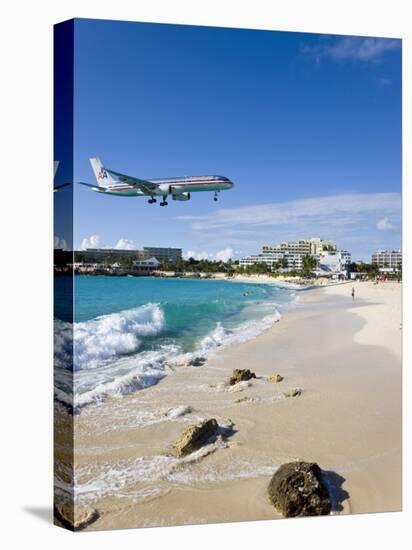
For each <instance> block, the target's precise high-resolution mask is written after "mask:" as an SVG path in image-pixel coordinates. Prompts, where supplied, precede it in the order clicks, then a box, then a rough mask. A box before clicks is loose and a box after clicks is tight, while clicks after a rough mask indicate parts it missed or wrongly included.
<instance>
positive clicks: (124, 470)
mask: <svg viewBox="0 0 412 550" xmlns="http://www.w3.org/2000/svg"><path fill="white" fill-rule="evenodd" d="M225 447H227V443H225V442H224V441H223V440H222V439H221V438H218V439H217V440H216V441H215V442H214V443H211V444H209V445H206V446H204V447H202V448H201V449H199V450H197V451H195V452H194V453H192V454H190V455H188V456H186V457H183V458H177V457H174V456H166V455H154V456H143V457H138V458H136V459H130V460H126V461H122V462H119V463H118V464H116V465H113V464H100V465H95V466H82V467H78V468H76V470H75V476H74V477H75V482H74V491H73V488H72V487H69V486H67V488H65V487H64V483H63V482H62V481H61V480H59V481H58V483H55V484H56V485H57V486H58V487H59V488H60V489H62V490H64V489H66V492H69V491H71V492H74V495H75V499H76V500H77V501H79V502H88V501H92V500H96V499H98V498H102V497H106V496H116V497H119V498H122V497H128V498H131V499H132V500H146V499H148V498H149V499H150V498H156V497H157V496H161V495H162V494H164V491H165V490H166V491H167V490H168V489H167V488H166V487H165V486H164V484H163V482H164V481H169V482H172V483H179V484H183V485H193V484H198V483H214V482H222V481H228V480H235V479H244V478H256V477H261V476H270V475H272V474H273V472H274V471H275V470H276V468H277V467H278V464H277V463H275V462H273V463H272V462H268V461H263V462H260V463H256V461H251V462H250V461H247V460H235V461H229V462H223V463H219V464H215V465H212V463H209V462H204V461H203V460H202V459H203V458H205V457H206V456H208V455H210V454H211V453H214V452H215V451H217V450H218V449H224V448H225ZM56 481H57V480H56ZM156 482H158V484H157V483H156ZM145 484H150V487H147V486H146V487H144V485H145Z"/></svg>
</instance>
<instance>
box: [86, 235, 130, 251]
mask: <svg viewBox="0 0 412 550" xmlns="http://www.w3.org/2000/svg"><path fill="white" fill-rule="evenodd" d="M86 248H113V249H116V250H136V246H135V244H134V242H133V241H132V240H131V239H125V238H123V237H122V238H121V239H119V240H118V241H117V243H116V244H115V245H114V246H112V245H103V244H101V239H100V236H99V235H90V237H86V238H84V239H83V240H82V242H81V245H80V250H86Z"/></svg>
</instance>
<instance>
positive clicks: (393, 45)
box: [302, 36, 401, 63]
mask: <svg viewBox="0 0 412 550" xmlns="http://www.w3.org/2000/svg"><path fill="white" fill-rule="evenodd" d="M400 47H401V41H400V40H397V39H393V38H370V37H358V36H347V37H344V38H337V39H333V38H328V39H324V40H321V41H319V43H318V44H315V45H314V46H312V45H308V44H305V45H304V46H303V47H302V52H303V53H305V54H308V55H310V56H312V57H314V58H315V60H316V62H317V63H320V61H321V60H322V59H324V58H327V59H331V60H332V61H346V60H350V61H363V62H368V61H372V62H377V61H380V60H381V59H382V56H383V55H384V54H385V53H386V52H389V51H393V50H397V49H399V48H400Z"/></svg>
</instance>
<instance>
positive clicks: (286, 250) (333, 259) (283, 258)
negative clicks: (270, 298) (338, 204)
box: [239, 237, 351, 271]
mask: <svg viewBox="0 0 412 550" xmlns="http://www.w3.org/2000/svg"><path fill="white" fill-rule="evenodd" d="M304 256H312V257H313V258H315V259H316V261H317V262H318V264H319V262H320V261H322V262H323V265H324V266H326V265H327V264H328V263H329V264H330V270H332V271H335V270H336V271H344V270H346V269H347V267H348V265H349V263H350V261H351V255H350V253H349V252H347V251H345V250H341V251H338V250H337V247H336V243H334V242H333V241H331V240H322V239H320V238H319V237H313V238H311V239H301V240H298V241H292V242H289V241H283V242H281V243H279V244H277V245H267V244H265V245H263V246H262V252H261V254H256V255H251V256H246V257H245V258H242V259H241V260H239V265H240V267H244V268H245V267H247V266H250V265H256V264H266V265H267V266H268V267H269V268H270V269H271V270H273V269H275V268H278V267H279V265H280V263H282V267H283V269H286V270H288V271H293V270H296V271H300V270H301V269H302V267H303V258H304ZM332 264H333V265H334V266H335V267H334V268H333V269H332Z"/></svg>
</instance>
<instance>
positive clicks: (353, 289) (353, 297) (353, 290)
mask: <svg viewBox="0 0 412 550" xmlns="http://www.w3.org/2000/svg"><path fill="white" fill-rule="evenodd" d="M351 294H352V300H354V299H355V287H354V286H353V287H352V292H351Z"/></svg>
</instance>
